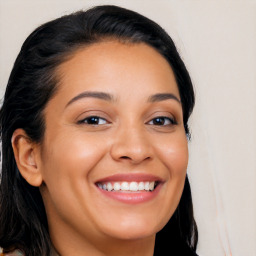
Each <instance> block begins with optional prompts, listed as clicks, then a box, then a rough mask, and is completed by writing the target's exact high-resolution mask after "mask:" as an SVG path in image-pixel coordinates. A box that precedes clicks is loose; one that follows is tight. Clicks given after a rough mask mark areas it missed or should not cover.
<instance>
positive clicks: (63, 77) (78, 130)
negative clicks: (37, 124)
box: [13, 41, 188, 256]
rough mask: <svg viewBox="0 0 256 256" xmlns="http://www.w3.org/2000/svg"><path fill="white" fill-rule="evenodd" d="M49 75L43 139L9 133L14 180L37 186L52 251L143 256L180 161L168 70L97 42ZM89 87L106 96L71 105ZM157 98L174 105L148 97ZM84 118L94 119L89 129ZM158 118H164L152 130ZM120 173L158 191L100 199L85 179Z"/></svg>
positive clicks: (177, 192)
mask: <svg viewBox="0 0 256 256" xmlns="http://www.w3.org/2000/svg"><path fill="white" fill-rule="evenodd" d="M57 75H58V76H59V78H60V81H59V88H58V91H57V93H56V94H55V96H54V97H53V98H52V99H51V100H50V101H49V102H48V104H47V106H46V109H45V111H44V116H45V122H46V130H45V135H44V138H43V142H42V143H41V144H40V145H38V144H34V143H33V142H31V141H30V140H29V139H28V138H27V136H26V134H25V133H24V131H22V130H21V129H18V130H16V131H15V133H14V135H13V148H14V153H15V157H16V161H17V164H18V167H19V169H20V171H21V174H22V175H23V177H24V178H25V179H26V180H27V181H28V182H29V183H30V184H31V185H33V186H39V187H40V192H41V194H42V197H43V201H44V204H45V208H46V213H47V216H48V222H49V231H50V236H51V239H52V242H53V245H54V246H55V248H56V250H57V251H58V252H59V253H60V254H61V255H63V256H65V255H84V253H85V252H86V253H87V255H95V256H100V255H111V256H113V255H119V256H120V255H145V256H146V255H153V250H154V242H155V234H156V233H157V232H158V231H159V230H161V229H162V228H163V226H164V225H165V224H166V223H167V221H168V220H169V219H170V217H171V216H172V214H173V212H174V211H175V209H176V207H177V205H178V203H179V200H180V197H181V194H182V190H183V187H184V181H185V176H186V168H187V162H188V149H187V138H186V134H185V131H184V127H183V118H182V117H183V113H182V106H181V103H180V102H179V101H180V96H179V91H178V87H177V84H176V81H175V78H174V75H173V71H172V69H171V67H170V65H169V64H168V62H167V61H166V60H165V59H164V58H163V57H162V56H161V55H160V54H159V53H158V52H157V51H156V50H154V49H153V48H151V47H150V46H147V45H145V44H142V43H140V44H123V43H120V42H116V41H107V42H101V43H97V44H94V45H91V46H88V47H86V48H83V49H80V50H78V51H77V52H76V53H75V54H74V55H73V57H71V58H70V59H69V60H68V61H66V62H65V63H63V64H61V65H60V66H59V67H58V70H57ZM92 91H93V92H104V93H108V94H110V95H111V97H112V98H111V100H106V99H99V98H95V97H80V98H79V99H77V100H73V101H72V99H74V97H76V96H77V95H79V94H81V93H83V92H92ZM159 93H168V94H172V95H173V96H174V97H176V98H177V99H178V100H176V99H173V98H168V99H158V100H156V101H149V100H148V99H149V98H150V97H151V96H152V95H155V94H159ZM70 101H72V102H71V103H69V102H70ZM89 116H98V117H100V118H102V119H100V123H99V124H96V125H91V124H88V123H86V118H88V117H89ZM159 116H161V117H162V116H164V117H166V118H164V119H163V121H164V122H163V123H161V124H160V125H159V124H155V121H156V118H157V117H159ZM169 118H170V119H172V120H174V121H175V122H174V123H172V122H170V121H169ZM87 120H88V119H87ZM120 173H122V174H129V173H139V174H152V175H156V176H157V177H159V178H160V179H161V180H162V183H161V188H160V190H159V192H158V194H157V195H156V196H155V197H154V198H153V199H152V200H149V201H147V202H143V203H137V204H127V203H124V202H120V201H118V200H114V199H112V198H109V197H106V196H105V195H103V194H102V193H101V192H100V191H99V189H98V188H97V187H96V185H95V182H96V181H98V180H100V179H103V178H105V177H109V176H112V175H115V174H120Z"/></svg>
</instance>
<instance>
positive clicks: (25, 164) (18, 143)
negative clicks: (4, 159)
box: [11, 129, 43, 187]
mask: <svg viewBox="0 0 256 256" xmlns="http://www.w3.org/2000/svg"><path fill="white" fill-rule="evenodd" d="M11 142H12V148H13V152H14V156H15V160H16V163H17V166H18V169H19V171H20V174H21V175H22V177H23V178H24V179H25V180H26V181H27V182H28V183H29V184H30V185H32V186H35V187H39V186H40V185H41V184H42V181H43V179H42V174H41V172H40V170H39V168H38V162H39V159H38V157H39V156H40V154H39V146H38V144H36V143H35V142H32V141H31V139H30V138H29V137H28V136H27V134H26V132H25V131H24V130H23V129H17V130H15V131H14V133H13V135H12V141H11Z"/></svg>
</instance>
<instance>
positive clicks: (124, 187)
mask: <svg viewBox="0 0 256 256" xmlns="http://www.w3.org/2000/svg"><path fill="white" fill-rule="evenodd" d="M129 188H130V186H129V183H128V182H122V183H121V190H129Z"/></svg>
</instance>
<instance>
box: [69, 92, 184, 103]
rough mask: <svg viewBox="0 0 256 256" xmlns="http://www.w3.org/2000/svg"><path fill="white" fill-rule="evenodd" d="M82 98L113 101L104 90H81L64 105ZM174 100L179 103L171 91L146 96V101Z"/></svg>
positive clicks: (111, 96)
mask: <svg viewBox="0 0 256 256" xmlns="http://www.w3.org/2000/svg"><path fill="white" fill-rule="evenodd" d="M84 98H96V99H101V100H106V101H109V102H113V101H114V97H113V95H111V94H109V93H106V92H94V91H86V92H82V93H80V94H78V95H77V96H75V97H74V98H72V99H71V100H70V101H69V102H68V103H67V105H66V107H68V106H69V105H70V104H72V103H74V102H76V101H78V100H81V99H84ZM169 99H172V100H175V101H177V102H179V103H180V100H179V99H178V98H177V97H176V96H175V95H174V94H172V93H157V94H154V95H151V96H150V97H149V98H148V100H147V101H148V102H152V103H154V102H159V101H164V100H169Z"/></svg>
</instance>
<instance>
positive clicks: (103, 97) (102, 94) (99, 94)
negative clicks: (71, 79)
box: [66, 91, 114, 107]
mask: <svg viewBox="0 0 256 256" xmlns="http://www.w3.org/2000/svg"><path fill="white" fill-rule="evenodd" d="M83 98H96V99H101V100H106V101H114V97H113V96H112V95H111V94H109V93H105V92H93V91H90V92H89V91H86V92H82V93H80V94H78V95H77V96H75V97H74V98H72V99H71V100H70V101H69V102H68V104H67V105H66V107H67V106H69V105H70V104H72V103H73V102H75V101H78V100H81V99H83Z"/></svg>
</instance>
